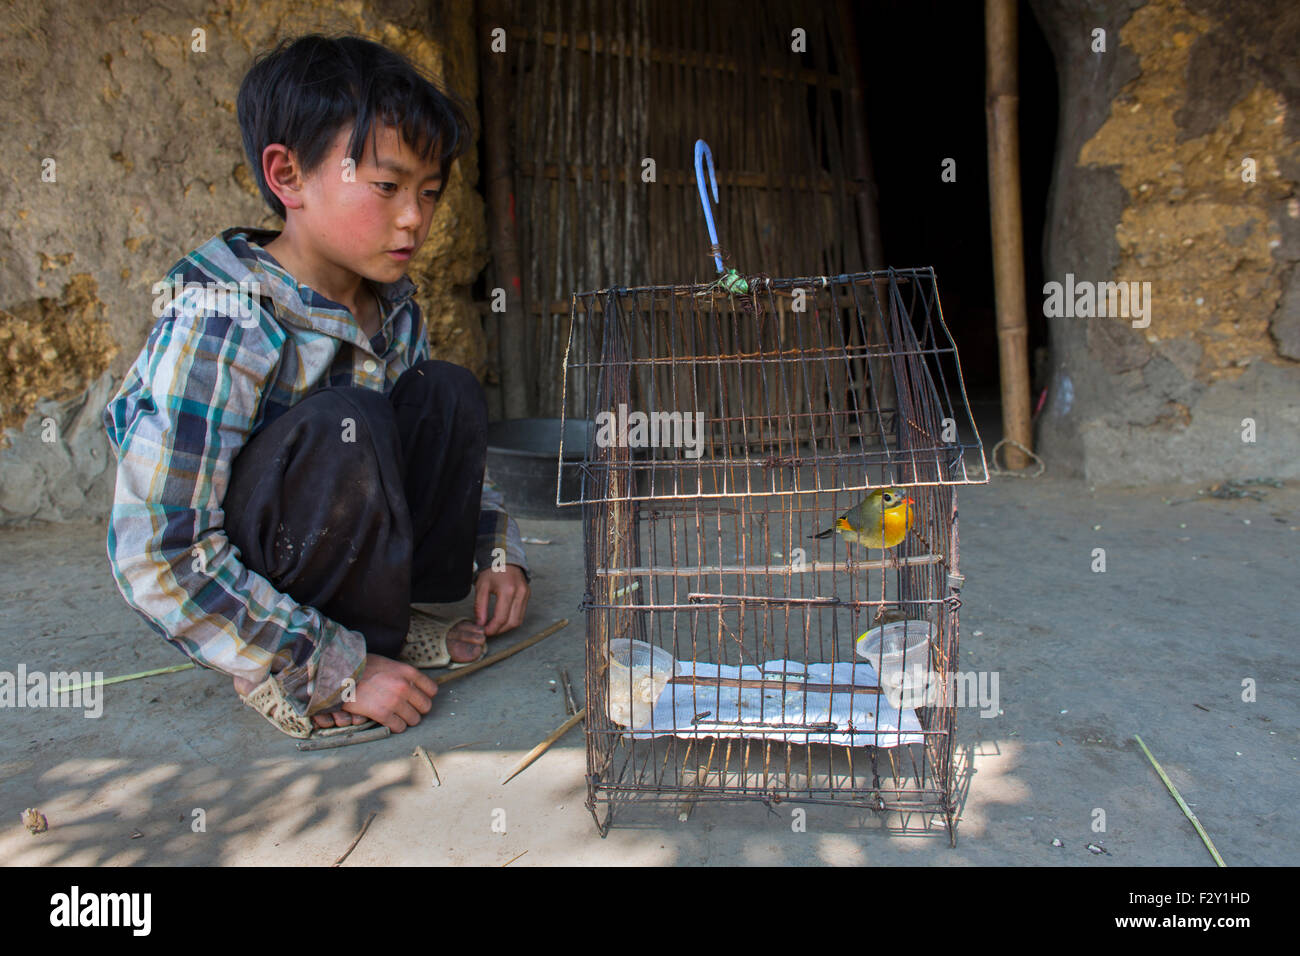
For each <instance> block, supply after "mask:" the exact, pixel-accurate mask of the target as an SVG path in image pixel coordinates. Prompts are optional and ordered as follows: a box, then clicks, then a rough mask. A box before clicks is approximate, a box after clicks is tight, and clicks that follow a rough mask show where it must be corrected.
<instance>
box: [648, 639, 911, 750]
mask: <svg viewBox="0 0 1300 956" xmlns="http://www.w3.org/2000/svg"><path fill="white" fill-rule="evenodd" d="M782 675H784V676H782ZM676 676H677V677H678V678H682V677H695V678H706V679H707V678H720V679H721V680H722V681H726V680H737V679H739V680H764V679H766V680H768V681H771V680H772V679H773V678H774V677H775V678H776V679H777V680H785V681H787V682H788V684H787V689H786V690H784V691H782V690H770V689H769V690H759V689H750V688H741V687H738V686H737V687H727V686H725V684H724V685H723V686H717V687H710V686H707V685H700V684H684V683H670V684H668V685H667V686H666V687H665V688H664V689H663V692H662V693H661V694H660V695H659V697H658V699H657V700H656V701H655V705H654V709H653V710H652V711H651V713H650V718H649V720H647V721H646V723H645V724H643V725H642V726H640V727H635V728H632V729H631V730H629V731H628V732H627V735H628V736H631V737H636V738H649V737H661V736H667V735H673V734H675V735H676V736H679V737H689V738H696V737H702V736H707V737H742V738H743V737H748V738H752V739H759V740H781V741H787V742H789V743H797V744H838V745H841V746H847V747H898V746H902V745H904V744H919V743H922V742H924V739H925V738H924V735H923V734H922V728H921V724H920V722H919V721H918V720H917V717H916V711H915V710H912V709H911V708H904V709H902V710H901V711H900V710H899V709H898V708H896V707H893V706H891V705H890V703H889V701H888V699H887V698H886V697H885V696H884V695H882V694H876V693H869V692H867V693H856V692H852V691H838V690H837V691H834V692H831V693H827V692H819V691H814V690H804V689H802V688H800V687H799V686H798V681H791V677H792V676H797V677H798V678H802V680H803V681H804V682H806V683H809V684H837V685H852V686H855V687H864V688H873V687H877V686H879V679H878V678H877V676H876V672H875V669H874V668H872V666H871V665H870V664H867V663H863V662H861V661H858V662H841V663H836V664H810V665H806V666H805V665H803V664H800V663H798V662H796V661H787V660H773V661H767V662H766V663H764V664H763V666H762V667H761V668H760V667H755V666H753V665H750V664H746V665H744V666H742V667H732V666H726V665H723V666H719V665H717V664H709V663H704V662H691V661H678V662H677V665H676Z"/></svg>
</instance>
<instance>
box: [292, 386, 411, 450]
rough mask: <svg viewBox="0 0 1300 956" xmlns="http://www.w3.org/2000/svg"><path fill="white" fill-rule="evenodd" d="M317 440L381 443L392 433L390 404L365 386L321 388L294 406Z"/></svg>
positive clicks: (348, 443)
mask: <svg viewBox="0 0 1300 956" xmlns="http://www.w3.org/2000/svg"><path fill="white" fill-rule="evenodd" d="M290 414H296V415H298V416H299V417H300V419H301V421H302V424H303V426H304V427H305V428H306V430H307V431H308V432H309V434H311V435H312V437H313V439H314V440H315V441H316V442H317V443H325V444H328V443H331V442H337V443H338V444H340V445H342V446H347V445H363V446H367V447H369V446H371V445H380V444H382V443H383V442H384V441H386V440H389V439H390V438H391V437H392V435H393V434H394V429H395V428H396V421H395V419H394V416H393V408H392V405H390V404H389V402H388V399H387V397H386V396H384V395H383V394H382V393H380V392H376V391H373V390H371V389H368V388H358V387H353V386H349V387H345V388H324V389H321V390H320V391H318V392H313V393H312V394H311V395H309V396H307V397H306V398H305V399H303V400H302V401H301V402H299V403H298V404H297V405H295V406H294V407H293V409H292V410H291V411H290Z"/></svg>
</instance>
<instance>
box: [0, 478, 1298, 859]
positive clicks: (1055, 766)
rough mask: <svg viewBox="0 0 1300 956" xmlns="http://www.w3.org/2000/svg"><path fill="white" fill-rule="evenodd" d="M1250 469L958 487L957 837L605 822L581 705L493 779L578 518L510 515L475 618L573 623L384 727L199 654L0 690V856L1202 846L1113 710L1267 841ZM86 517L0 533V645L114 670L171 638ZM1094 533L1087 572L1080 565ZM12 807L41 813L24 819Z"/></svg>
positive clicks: (1290, 707)
mask: <svg viewBox="0 0 1300 956" xmlns="http://www.w3.org/2000/svg"><path fill="white" fill-rule="evenodd" d="M1263 490H1264V491H1265V492H1266V497H1265V499H1264V500H1263V501H1256V500H1250V499H1242V500H1219V499H1212V498H1208V497H1207V498H1204V499H1201V500H1195V501H1191V502H1185V503H1179V504H1169V503H1167V501H1168V500H1169V499H1177V498H1185V497H1188V496H1189V495H1191V496H1194V495H1195V489H1194V488H1192V489H1189V488H1188V487H1187V486H1176V487H1175V486H1169V487H1148V488H1143V489H1138V490H1114V489H1101V488H1098V489H1096V490H1092V489H1090V488H1089V487H1088V486H1087V485H1086V484H1084V483H1082V482H1079V481H1071V480H1063V479H1054V478H1051V477H1044V478H1041V479H1037V480H1013V479H1008V478H1001V479H999V478H995V479H994V480H993V482H992V483H991V484H988V485H980V486H974V487H971V488H963V489H961V491H960V508H961V567H962V571H963V572H964V573H965V574H966V578H967V580H966V586H965V589H964V590H963V592H962V598H963V607H962V611H961V634H962V638H961V660H960V667H961V668H962V669H963V670H990V671H997V672H998V674H999V693H1000V700H999V707H1000V709H1001V711H1002V713H1001V714H1000V715H998V716H995V717H992V718H987V719H985V718H981V717H980V716H979V715H978V712H977V711H976V710H973V709H972V710H964V711H962V712H960V715H959V717H958V737H957V753H958V767H959V771H960V773H959V784H960V786H959V796H960V801H961V803H960V817H959V822H958V838H959V839H958V845H957V847H956V849H950V848H949V845H948V840H947V837H946V835H945V834H944V832H943V830H942V828H941V827H940V828H938V829H936V830H934V831H933V832H932V833H922V834H919V835H918V834H916V833H910V834H901V833H899V832H897V830H898V827H897V823H898V822H899V821H898V818H897V815H895V814H889V815H881V816H878V815H874V814H872V813H870V812H868V811H858V810H852V809H846V808H827V807H821V806H812V807H807V808H806V811H807V815H806V829H805V830H804V831H803V832H797V828H795V827H792V822H791V821H792V815H791V807H789V806H778V807H776V808H774V809H772V810H769V809H768V808H767V807H765V806H763V805H762V804H759V803H727V804H712V805H709V804H701V805H698V806H697V807H696V808H695V810H694V812H693V813H692V814H691V816H690V817H689V819H688V820H687V821H686V822H684V823H683V822H679V821H678V818H677V814H676V812H675V811H673V810H671V809H670V808H653V807H636V808H632V809H631V810H630V811H628V812H626V813H625V814H624V815H622V816H619V817H616V818H615V826H614V828H613V829H612V830H611V831H610V833H609V836H608V837H607V838H605V839H601V838H600V837H599V836H598V834H597V832H596V828H595V826H594V824H593V821H592V817H591V815H590V814H589V813H588V811H587V810H586V808H585V807H584V805H583V804H584V800H585V784H584V774H585V772H586V770H585V755H584V747H583V737H582V732H581V730H580V729H579V730H575V731H573V732H572V733H570V734H569V735H568V736H566V737H565V738H564V739H563V740H562V741H560V743H559V744H557V745H556V746H555V747H554V748H552V749H551V751H550V752H548V753H547V754H545V755H544V756H543V757H542V758H541V759H540V760H539V761H538V762H537V763H535V764H533V766H532V767H530V768H529V769H528V770H526V771H525V772H524V773H523V774H521V775H520V776H518V777H516V778H515V779H514V780H513V781H511V782H510V783H508V784H506V785H504V786H502V785H501V784H500V783H499V780H500V778H501V777H502V775H503V774H504V773H505V772H506V771H507V770H508V769H509V768H510V767H512V766H513V765H514V764H515V763H516V762H517V761H518V760H519V758H520V757H521V756H522V755H523V754H524V753H525V752H527V751H528V750H529V749H530V748H531V747H532V746H533V745H534V744H535V743H537V742H538V741H540V740H541V739H542V738H543V737H545V736H546V734H547V733H548V732H549V731H551V730H552V729H553V728H555V727H556V726H558V725H559V724H560V723H561V722H562V721H563V720H564V716H565V714H564V708H563V702H562V699H561V696H560V695H559V694H558V693H556V691H555V687H554V685H552V684H551V683H550V681H551V680H552V679H554V678H555V677H556V670H557V667H559V666H563V667H566V668H567V669H568V670H569V672H570V673H571V674H572V675H573V676H574V679H575V682H576V683H578V685H579V686H578V693H579V694H581V680H582V672H583V650H582V640H583V633H584V628H583V622H582V618H581V612H580V611H578V610H577V606H578V603H579V601H580V600H581V597H582V557H581V523H580V522H577V521H550V522H544V521H523V522H521V525H522V526H523V530H524V533H525V534H526V535H533V536H537V537H542V538H549V539H551V540H552V541H553V544H551V545H547V546H532V547H531V548H530V559H531V561H532V562H533V564H534V568H535V569H536V576H535V578H534V596H533V599H532V602H531V604H530V606H529V611H528V617H527V620H526V621H525V624H524V626H523V628H521V629H520V630H519V631H517V632H515V633H512V634H510V635H506V636H503V637H500V638H498V639H495V640H493V641H492V642H491V643H492V644H493V645H494V646H495V647H504V646H507V645H509V644H510V643H512V642H514V641H515V640H517V639H519V638H521V637H523V636H526V635H528V634H533V633H535V632H537V631H539V630H541V629H542V628H544V627H546V626H547V625H549V624H550V623H552V622H553V621H555V620H557V619H559V618H568V619H569V621H570V622H571V623H570V624H569V626H568V627H567V628H565V629H564V630H562V631H560V632H559V633H558V634H556V635H555V636H553V637H551V638H548V639H547V640H545V641H544V642H542V643H541V644H539V645H537V646H535V647H533V648H530V649H528V650H525V651H523V652H522V653H520V654H518V655H516V656H515V657H512V658H511V659H509V660H508V661H506V662H503V663H501V664H499V665H496V666H495V667H492V668H490V669H488V670H486V671H483V672H482V673H480V674H476V675H473V676H471V677H469V678H467V679H465V680H463V681H458V682H456V683H455V684H452V685H448V686H447V687H446V688H444V689H443V692H442V693H441V694H439V695H438V698H437V700H436V702H435V707H434V711H433V713H432V714H430V716H429V717H427V718H426V719H425V720H424V722H422V723H421V724H420V725H419V726H418V727H415V728H412V729H410V730H408V731H407V732H406V733H403V734H401V735H396V736H393V737H390V738H388V739H386V740H382V741H378V742H375V743H368V744H365V745H361V746H354V747H347V748H341V749H336V750H327V751H322V752H317V753H299V752H298V751H296V750H295V748H294V745H293V742H292V741H290V740H289V738H287V737H284V736H282V735H280V734H279V733H277V732H276V731H275V730H273V729H272V728H271V727H270V725H269V724H267V723H266V722H265V721H263V719H262V718H261V717H259V716H257V715H256V714H254V713H253V712H252V711H251V710H250V709H248V708H247V707H245V706H243V705H242V704H241V703H240V702H239V701H238V699H237V698H236V696H235V694H234V692H233V690H232V688H231V684H230V681H229V679H227V678H225V677H223V676H221V675H218V674H216V673H213V672H210V671H202V670H187V671H181V672H179V673H173V674H168V675H164V676H159V677H152V678H146V679H143V680H137V681H131V682H127V683H123V684H118V685H114V686H111V687H108V688H105V689H104V699H103V713H102V716H99V717H98V718H87V717H85V716H83V713H82V712H81V711H77V710H71V709H55V708H48V709H30V708H14V709H2V710H0V821H4V822H3V824H2V825H0V860H3V861H4V862H5V863H8V864H18V865H39V864H83V865H110V866H121V865H127V864H202V865H217V864H219V865H259V864H278V865H301V866H316V865H322V864H328V863H331V862H332V861H334V860H335V859H336V858H337V857H338V856H339V855H340V854H341V853H342V852H343V851H344V850H345V849H346V848H347V846H348V845H349V843H351V841H352V840H353V838H354V837H355V836H356V835H357V833H358V832H359V831H360V829H361V826H362V824H363V822H364V821H365V820H366V818H367V817H368V816H369V815H370V814H371V813H372V812H374V813H376V814H377V815H376V816H375V818H374V820H373V822H372V824H371V825H370V827H369V829H368V831H367V832H366V834H365V837H364V838H363V839H362V840H361V841H360V843H359V844H358V845H357V847H356V849H355V850H354V851H353V853H352V854H351V856H350V857H349V859H348V861H347V863H346V864H345V865H366V864H370V865H375V864H485V865H492V864H502V863H505V862H507V861H510V860H512V859H514V862H513V864H512V865H514V866H540V865H548V864H584V865H618V864H650V865H660V866H670V865H695V864H745V863H757V864H816V863H833V864H859V865H860V864H871V865H882V864H886V865H887V864H898V863H907V864H948V865H962V864H994V865H1004V864H1029V865H1034V864H1066V865H1079V866H1116V865H1140V866H1166V865H1192V866H1197V865H1212V861H1211V858H1210V855H1209V853H1208V852H1207V851H1206V849H1205V847H1204V846H1203V844H1202V843H1201V841H1200V839H1199V838H1198V836H1197V835H1196V833H1195V831H1194V830H1193V828H1192V826H1191V824H1190V823H1189V822H1188V820H1187V819H1186V818H1185V817H1184V816H1183V814H1182V812H1181V811H1180V810H1179V808H1178V806H1177V805H1176V804H1175V802H1174V800H1173V799H1172V798H1171V797H1170V795H1169V794H1168V792H1167V791H1166V790H1165V787H1164V786H1163V784H1162V783H1161V782H1160V780H1159V778H1158V777H1157V775H1156V774H1155V772H1154V771H1153V770H1152V768H1151V767H1150V765H1149V764H1148V762H1147V760H1146V758H1145V757H1144V756H1143V754H1142V752H1141V750H1140V749H1139V748H1138V747H1137V746H1136V744H1135V743H1134V742H1133V739H1132V738H1133V734H1134V733H1138V734H1140V735H1141V736H1142V738H1143V740H1144V741H1145V742H1146V744H1147V745H1148V746H1149V747H1150V748H1151V750H1152V751H1153V753H1154V754H1155V756H1156V757H1157V758H1158V759H1159V760H1160V761H1161V763H1162V764H1163V766H1164V768H1165V770H1166V772H1167V773H1168V774H1169V776H1170V778H1171V779H1172V780H1173V782H1174V784H1175V785H1176V786H1177V787H1178V788H1179V790H1180V791H1181V792H1182V794H1183V796H1184V798H1185V799H1186V800H1187V801H1188V803H1189V804H1190V805H1191V806H1192V809H1193V810H1194V811H1195V812H1196V813H1197V815H1198V816H1199V818H1200V820H1201V822H1202V823H1203V824H1204V826H1205V827H1206V829H1207V830H1208V832H1209V834H1210V835H1211V837H1212V838H1213V840H1214V842H1215V844H1216V845H1217V847H1218V850H1219V852H1220V853H1221V854H1222V855H1223V858H1224V859H1225V861H1226V862H1227V863H1228V864H1230V865H1276V864H1293V863H1295V861H1296V855H1295V847H1296V845H1297V843H1298V842H1300V841H1298V840H1297V837H1298V836H1300V821H1298V819H1297V810H1296V807H1297V806H1300V799H1297V798H1298V797H1300V772H1298V771H1300V767H1297V759H1298V757H1300V739H1298V728H1300V719H1298V718H1300V679H1298V678H1297V675H1296V673H1295V672H1294V671H1293V668H1294V667H1295V648H1296V643H1295V640H1296V638H1295V626H1296V614H1295V606H1294V603H1293V602H1294V597H1295V594H1296V580H1297V578H1296V558H1297V556H1298V555H1300V531H1298V530H1297V529H1300V486H1297V485H1296V484H1295V483H1292V484H1290V485H1288V486H1287V487H1286V488H1281V489H1278V488H1265V489H1263ZM104 536H105V526H104V525H95V524H88V525H49V526H39V527H31V528H26V529H17V530H15V529H9V530H3V531H0V596H2V597H3V601H2V602H0V670H6V671H10V672H16V670H17V668H18V667H19V665H25V667H26V668H27V669H28V670H46V671H50V670H86V671H102V672H103V673H104V675H105V676H112V675H118V674H127V673H132V672H136V671H140V670H145V669H149V668H154V667H164V666H167V665H170V664H175V663H181V662H183V658H182V657H181V656H180V655H179V654H178V653H177V652H176V651H174V650H172V649H171V648H170V647H169V646H168V645H167V644H166V643H165V642H164V641H163V640H162V639H160V638H159V637H157V636H156V635H154V634H153V632H152V631H150V630H149V629H148V628H147V627H146V626H145V625H144V623H143V622H142V621H141V620H140V619H139V618H138V617H136V615H135V614H134V612H132V611H131V610H130V609H129V608H128V607H127V606H126V604H125V603H124V602H123V600H122V598H121V596H120V595H119V594H118V592H117V589H116V587H115V585H114V583H113V580H112V578H111V576H110V573H109V569H108V564H107V560H106V558H105V545H104ZM1095 547H1103V548H1105V549H1106V560H1107V569H1106V572H1105V573H1094V572H1093V571H1091V570H1090V565H1091V563H1092V550H1093V548H1095ZM1247 680H1249V681H1253V685H1254V689H1255V691H1254V692H1255V700H1253V701H1246V700H1243V693H1244V691H1243V681H1247ZM1247 696H1249V695H1247ZM416 744H422V745H423V746H424V747H425V748H426V749H427V750H428V751H429V752H430V753H431V754H433V756H434V759H435V760H436V762H437V766H438V770H439V773H440V775H441V778H442V782H443V785H442V786H441V787H440V788H433V787H431V785H430V774H429V770H428V768H427V766H426V765H423V764H422V763H421V762H419V761H417V760H414V759H412V756H411V754H412V750H413V748H414V747H415V745H416ZM26 807H35V808H38V809H39V810H40V811H41V812H42V813H44V814H45V815H46V817H47V819H48V821H49V829H48V831H47V832H44V833H41V834H39V835H32V834H30V833H28V831H27V830H26V829H25V828H24V826H23V825H22V822H21V819H20V815H21V813H22V811H23V810H24V808H26ZM1098 809H1100V810H1102V811H1104V817H1105V831H1104V832H1097V831H1094V829H1093V825H1094V821H1095V820H1097V819H1099V817H1098V814H1097V810H1098ZM196 811H201V813H198V812H196ZM199 819H202V821H203V823H204V826H203V828H202V829H201V830H197V832H196V821H198V820H199ZM1054 839H1059V840H1060V841H1061V842H1062V843H1063V844H1064V845H1063V846H1061V847H1056V846H1053V840H1054ZM1090 842H1092V843H1097V844H1100V845H1101V846H1103V847H1104V848H1105V850H1106V851H1107V853H1106V854H1100V855H1098V854H1094V853H1093V852H1091V851H1089V850H1088V849H1087V844H1088V843H1090ZM520 854H523V855H522V856H520Z"/></svg>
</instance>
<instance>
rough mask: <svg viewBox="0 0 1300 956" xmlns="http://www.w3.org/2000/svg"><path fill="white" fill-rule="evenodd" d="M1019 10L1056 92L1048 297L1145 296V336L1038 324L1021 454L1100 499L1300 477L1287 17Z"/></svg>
mask: <svg viewBox="0 0 1300 956" xmlns="http://www.w3.org/2000/svg"><path fill="white" fill-rule="evenodd" d="M1031 5H1032V7H1033V9H1034V12H1035V14H1036V15H1037V17H1038V19H1039V22H1040V23H1041V25H1042V27H1043V29H1044V31H1045V33H1046V34H1047V37H1048V41H1049V43H1050V44H1051V45H1052V48H1053V53H1054V55H1055V58H1056V61H1057V73H1058V79H1059V83H1060V91H1061V100H1060V107H1061V122H1060V129H1059V133H1058V143H1059V147H1058V153H1057V159H1056V168H1055V171H1054V176H1053V186H1052V193H1051V199H1050V203H1049V206H1050V208H1049V213H1048V227H1047V233H1046V236H1045V237H1044V258H1045V262H1046V272H1047V278H1048V280H1054V281H1058V282H1061V283H1062V284H1063V285H1064V283H1065V282H1066V276H1067V274H1070V275H1072V276H1073V277H1074V279H1075V280H1076V281H1077V280H1086V281H1090V282H1105V281H1127V282H1130V283H1131V282H1138V283H1149V284H1150V285H1149V290H1150V301H1149V303H1148V305H1149V315H1147V316H1135V315H1130V316H1120V317H1114V316H1112V315H1107V316H1106V317H1100V316H1098V315H1093V316H1091V317H1081V316H1080V315H1079V314H1077V313H1078V312H1079V311H1083V312H1086V311H1087V306H1086V303H1085V304H1084V307H1083V309H1081V310H1078V309H1076V310H1074V311H1075V314H1072V315H1061V316H1059V317H1052V318H1049V323H1050V330H1051V350H1052V362H1053V370H1052V377H1051V386H1050V391H1049V401H1048V404H1047V406H1046V408H1045V409H1044V413H1043V415H1042V416H1041V418H1040V420H1039V425H1038V433H1037V441H1038V446H1039V450H1040V451H1041V452H1042V453H1043V455H1044V456H1045V457H1046V458H1047V460H1048V461H1049V463H1050V464H1051V465H1052V467H1053V468H1054V470H1056V471H1058V472H1073V473H1076V474H1082V475H1085V476H1086V477H1088V478H1089V479H1091V480H1094V481H1098V482H1105V483H1123V484H1136V483H1139V482H1143V481H1148V480H1187V481H1203V480H1209V479H1217V478H1244V477H1263V476H1272V477H1291V478H1295V477H1300V270H1297V269H1296V263H1297V260H1300V194H1298V193H1297V181H1298V180H1300V146H1297V133H1298V132H1300V114H1298V113H1297V110H1298V109H1300V59H1297V56H1296V51H1297V49H1300V6H1297V5H1296V4H1294V3H1292V2H1289V0H1254V2H1249V3H1240V2H1231V0H1152V2H1149V3H1142V2H1140V0H1091V2H1088V0H1031ZM1098 29H1102V30H1105V50H1104V52H1102V51H1096V50H1094V46H1095V45H1096V41H1097V37H1096V34H1095V33H1094V31H1096V30H1098ZM1023 135H1025V136H1032V135H1034V131H1033V130H1024V131H1023ZM1138 288H1139V289H1140V288H1142V287H1141V286H1139V287H1138ZM1029 292H1030V296H1029V307H1030V308H1037V307H1038V306H1039V305H1040V304H1041V303H1043V301H1044V300H1043V299H1042V298H1038V297H1037V293H1038V290H1029ZM1147 321H1149V325H1146V327H1144V328H1142V327H1134V322H1137V323H1138V324H1139V325H1141V324H1143V323H1145V322H1147ZM1243 423H1245V424H1243ZM1252 426H1253V435H1252V434H1251V429H1252ZM1252 437H1253V439H1254V440H1253V441H1249V440H1243V439H1248V438H1252Z"/></svg>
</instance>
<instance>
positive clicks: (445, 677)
mask: <svg viewBox="0 0 1300 956" xmlns="http://www.w3.org/2000/svg"><path fill="white" fill-rule="evenodd" d="M568 626H569V619H568V618H567V617H566V618H561V619H560V620H558V621H556V622H555V623H554V624H552V625H551V626H550V627H548V628H547V629H546V630H544V631H542V632H541V633H540V634H534V635H533V636H532V637H530V638H528V639H527V640H524V641H520V642H519V643H518V644H516V645H514V646H513V647H507V648H506V649H505V650H504V651H498V652H497V653H495V654H489V655H488V656H487V657H485V658H483V659H482V660H481V661H476V662H475V663H473V664H470V665H469V666H468V667H461V668H458V669H457V670H454V671H448V672H447V673H446V674H439V675H438V676H437V677H435V678H434V679H433V682H434V683H435V684H447V683H450V682H451V681H454V680H459V679H460V678H462V677H464V676H465V675H466V674H472V673H474V672H475V671H477V670H482V669H483V668H484V667H490V666H492V665H493V664H495V663H497V661H503V660H505V659H506V658H507V657H510V656H511V655H512V654H518V653H519V652H520V651H522V650H523V649H524V648H526V647H532V646H533V645H534V644H536V643H537V642H538V641H541V640H544V639H545V638H548V637H550V636H551V635H552V634H554V633H555V632H556V631H558V630H560V629H561V628H565V627H568Z"/></svg>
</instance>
